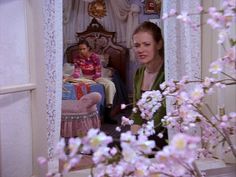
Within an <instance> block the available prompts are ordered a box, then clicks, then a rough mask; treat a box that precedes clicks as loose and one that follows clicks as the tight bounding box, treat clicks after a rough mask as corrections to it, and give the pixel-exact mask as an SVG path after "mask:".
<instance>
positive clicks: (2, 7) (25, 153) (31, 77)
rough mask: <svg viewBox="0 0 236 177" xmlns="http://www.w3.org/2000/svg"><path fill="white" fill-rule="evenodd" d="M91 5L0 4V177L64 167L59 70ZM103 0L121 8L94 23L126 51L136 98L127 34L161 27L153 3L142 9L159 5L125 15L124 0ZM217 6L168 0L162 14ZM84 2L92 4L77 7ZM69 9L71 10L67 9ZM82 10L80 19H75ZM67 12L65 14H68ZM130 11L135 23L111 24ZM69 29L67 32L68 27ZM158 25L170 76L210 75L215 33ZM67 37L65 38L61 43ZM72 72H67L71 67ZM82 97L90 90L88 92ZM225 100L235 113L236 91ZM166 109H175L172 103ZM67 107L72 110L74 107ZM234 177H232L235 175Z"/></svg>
mask: <svg viewBox="0 0 236 177" xmlns="http://www.w3.org/2000/svg"><path fill="white" fill-rule="evenodd" d="M85 1H86V2H85ZM89 1H91V0H50V1H48V0H45V1H38V0H10V1H9V0H2V1H1V2H0V17H1V20H0V21H1V22H2V24H4V25H1V27H0V36H1V37H0V48H1V54H0V61H1V65H0V70H1V73H2V78H1V80H0V110H1V111H0V157H1V158H0V176H3V177H13V176H14V177H23V176H45V175H46V173H47V170H52V171H57V170H58V169H59V166H58V159H57V158H55V157H54V153H55V152H56V148H55V147H56V145H57V143H58V139H59V138H60V135H61V134H60V130H61V120H62V119H61V114H62V109H61V106H62V90H64V91H67V90H66V89H63V88H62V76H63V72H62V70H63V68H62V66H63V62H65V61H66V58H65V55H66V52H65V51H66V49H67V48H68V47H70V46H72V45H73V44H74V43H76V42H77V41H75V40H76V36H75V35H76V33H77V32H78V33H81V32H83V31H86V29H87V27H88V26H89V24H90V22H91V21H92V19H93V18H94V17H91V16H89V15H88V13H87V11H88V9H87V5H88V3H89ZM104 1H105V2H107V1H111V2H112V3H118V5H117V4H115V6H116V8H115V9H114V11H113V12H112V13H110V14H109V16H108V15H107V14H108V11H109V8H111V7H113V6H114V4H111V3H110V2H109V4H107V6H106V12H105V13H104V11H102V13H99V14H101V16H103V15H104V14H106V16H103V17H101V18H97V21H98V22H99V23H100V24H101V25H102V26H103V27H104V28H105V29H106V30H107V31H109V32H116V33H117V36H116V37H117V41H116V42H117V43H118V44H119V45H122V46H124V47H125V48H128V50H129V58H130V59H129V62H128V68H129V69H128V70H127V71H126V72H127V73H126V74H127V77H126V82H127V83H128V93H129V94H131V91H132V88H131V87H132V83H131V82H132V78H131V77H132V72H133V71H134V70H135V68H136V67H138V64H137V63H136V62H135V61H134V60H133V59H132V57H133V56H132V53H130V43H129V42H128V40H126V37H128V38H129V35H130V33H128V31H129V30H128V29H130V27H132V26H135V24H137V23H140V22H142V21H144V20H150V21H153V22H154V23H157V24H158V23H159V22H160V21H159V19H158V18H157V13H156V12H155V10H153V8H152V5H151V4H149V5H150V6H148V5H147V6H145V5H146V4H145V2H150V3H152V2H153V1H154V0H151V1H148V0H126V1H127V2H129V4H128V5H127V4H126V5H125V3H124V4H123V5H125V7H126V10H122V11H120V12H122V13H123V14H119V13H118V12H117V11H116V10H118V9H119V8H118V7H120V6H121V5H122V3H120V2H121V0H118V1H115V0H104ZM219 1H221V0H208V1H204V0H196V1H189V0H181V1H176V0H165V1H163V7H164V8H163V11H164V12H169V11H170V10H171V9H176V11H178V12H181V11H182V10H183V9H185V10H186V11H188V12H194V11H195V10H196V7H198V6H199V4H201V5H202V6H203V7H204V9H205V8H208V7H216V6H217V7H218V5H219ZM222 1H223V0H222ZM230 1H231V2H233V1H232V0H230ZM69 2H71V3H69ZM72 2H73V3H72ZM80 2H83V3H87V5H86V4H84V5H81V6H78V4H79V3H80ZM99 2H102V1H99ZM228 2H229V1H228ZM119 3H120V4H119ZM102 6H103V3H100V4H99V6H98V7H99V8H101V9H103V7H102ZM94 8H95V9H96V7H93V6H91V7H90V9H91V10H92V9H94ZM145 8H147V9H145ZM65 9H73V10H72V11H70V10H69V11H66V10H65ZM77 11H80V12H83V13H82V14H79V15H78V13H77ZM12 12H14V13H12ZM63 12H65V13H64V15H63V14H62V13H63ZM66 12H67V13H66ZM69 12H70V13H69ZM85 12H86V13H85ZM126 12H129V14H128V15H129V17H131V16H132V17H138V18H134V19H133V20H131V18H129V20H128V21H129V23H128V24H125V22H124V21H123V23H121V24H120V23H119V24H117V23H116V22H115V20H114V19H112V18H113V17H117V18H119V19H123V20H124V19H126V17H127V16H128V15H127V14H126ZM153 12H154V13H153ZM76 18H78V19H79V20H76ZM105 19H110V20H105ZM206 19H208V18H206V17H204V16H203V17H201V16H200V17H199V16H194V18H193V22H194V23H197V24H198V23H199V22H201V21H206ZM121 21H122V20H121ZM78 22H79V23H78ZM67 23H68V24H67ZM65 24H67V25H68V27H65ZM69 24H71V25H72V24H73V25H72V26H70V25H69ZM161 25H163V29H164V33H163V36H164V38H165V61H166V66H165V72H166V73H165V74H166V78H167V79H173V78H175V79H179V78H180V77H182V76H183V75H185V74H186V73H188V74H189V76H190V78H191V79H194V78H196V77H197V78H200V77H201V76H205V75H207V73H208V66H209V65H210V63H211V62H212V61H213V60H214V59H216V58H217V57H218V55H219V54H218V50H219V48H218V45H216V40H217V36H218V33H217V32H215V31H212V30H211V29H210V28H209V27H200V28H199V30H197V31H192V30H191V29H190V28H188V27H187V28H184V27H183V26H180V25H179V22H178V20H173V19H170V20H167V21H164V22H163V24H161ZM125 27H127V28H125ZM235 28H236V26H234V31H232V33H231V34H233V36H235V31H236V30H235ZM63 33H64V34H63ZM63 35H64V38H62V36H63ZM190 51H191V52H190ZM106 57H107V56H106ZM107 58H109V57H107ZM9 63H10V65H9ZM6 66H7V67H6ZM68 66H69V67H68V68H69V69H68V70H70V69H71V65H68ZM69 72H70V71H68V73H69ZM70 84H71V83H70ZM86 89H87V88H86ZM88 89H90V88H88ZM82 91H86V92H87V90H82ZM223 95H224V97H223V99H222V100H223V102H224V103H225V107H226V108H227V111H233V112H235V105H236V99H235V98H236V90H235V87H230V88H229V89H224V93H223ZM129 96H130V95H129ZM99 99H103V98H99ZM222 100H220V101H219V98H218V96H216V97H210V98H209V100H207V102H208V103H209V105H210V106H211V105H213V106H215V105H217V104H218V102H222ZM81 101H82V100H81ZM66 104H67V103H66ZM96 106H97V105H96ZM167 106H168V109H169V108H170V109H171V106H170V105H169V104H168V105H167ZM69 108H70V109H73V107H70V106H69ZM76 109H77V108H76ZM86 109H87V108H86ZM91 109H92V111H93V109H94V110H96V109H97V107H95V106H93V107H92V108H91ZM89 111H91V110H89ZM214 111H216V110H214ZM124 114H125V113H124ZM94 115H95V114H94ZM94 115H93V114H91V115H90V116H94ZM99 120H100V119H99ZM106 126H108V127H105V129H109V126H114V125H109V124H106ZM114 127H115V126H114ZM168 132H169V133H170V135H173V134H175V133H176V131H173V132H172V131H171V130H170V131H168ZM109 133H115V132H114V131H113V132H109ZM115 136H117V135H114V137H115ZM234 140H236V138H234ZM217 151H218V153H219V155H220V156H221V157H222V160H223V162H229V161H230V160H231V161H232V159H233V156H232V155H231V156H230V154H229V155H227V156H225V155H224V154H222V153H223V151H222V149H221V148H219V149H217ZM40 156H44V157H48V158H49V159H50V162H49V164H47V165H46V167H45V168H41V167H40V166H39V164H38V162H37V158H38V157H40ZM85 160H88V159H85ZM233 160H235V158H234V159H233ZM87 162H88V163H87V164H86V162H85V163H83V165H84V166H83V165H82V164H81V166H80V169H84V168H87V167H88V164H89V163H90V162H89V161H87ZM202 165H203V167H204V168H209V171H211V174H212V175H210V176H221V175H223V174H226V173H227V171H225V170H227V169H222V168H217V165H219V164H216V163H214V162H209V163H208V162H206V163H203V164H202ZM218 167H219V166H218ZM75 170H76V169H75ZM73 172H75V173H73V174H69V175H68V176H67V175H65V176H66V177H72V176H73V177H75V176H76V177H77V176H81V177H82V176H88V174H89V171H83V170H76V171H73ZM234 172H235V168H234ZM224 176H225V175H224ZM232 176H235V173H234V174H233V175H232Z"/></svg>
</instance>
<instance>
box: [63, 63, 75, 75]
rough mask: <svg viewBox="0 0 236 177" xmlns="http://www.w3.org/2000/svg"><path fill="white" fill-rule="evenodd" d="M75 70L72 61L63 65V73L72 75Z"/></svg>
mask: <svg viewBox="0 0 236 177" xmlns="http://www.w3.org/2000/svg"><path fill="white" fill-rule="evenodd" d="M73 72H74V65H73V64H71V63H64V65H63V75H64V76H70V75H72V74H73Z"/></svg>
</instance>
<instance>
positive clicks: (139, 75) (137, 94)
mask: <svg viewBox="0 0 236 177" xmlns="http://www.w3.org/2000/svg"><path fill="white" fill-rule="evenodd" d="M144 71H145V66H142V67H140V68H138V70H137V71H136V73H135V76H134V97H133V104H134V105H133V106H136V103H137V101H138V100H139V99H141V95H142V90H141V87H142V81H143V77H144ZM164 79H165V75H164V65H163V66H162V68H161V70H160V72H159V73H158V74H157V76H156V79H155V81H154V83H153V85H152V87H151V90H160V84H161V83H162V82H164ZM165 115H166V107H165V103H163V104H162V106H161V107H160V108H159V109H158V111H157V112H156V113H155V114H154V117H153V118H154V125H155V126H157V125H159V124H160V123H161V119H162V118H163V117H164V116H165ZM131 117H132V118H133V120H134V124H138V125H141V124H143V119H142V118H141V116H140V111H138V112H137V113H132V115H131ZM158 129H159V126H158V127H157V128H156V130H157V131H158Z"/></svg>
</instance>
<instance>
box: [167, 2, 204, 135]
mask: <svg viewBox="0 0 236 177" xmlns="http://www.w3.org/2000/svg"><path fill="white" fill-rule="evenodd" d="M200 3H201V1H200V0H194V1H189V0H180V1H176V0H168V1H163V12H169V11H170V10H171V9H176V10H177V11H178V12H181V11H186V12H191V13H194V12H197V9H196V7H198V6H199V5H200ZM191 18H192V20H193V22H194V23H197V24H200V16H199V15H195V16H193V17H191ZM163 26H164V40H165V46H164V47H165V73H166V80H171V79H173V80H179V79H181V78H182V76H184V75H188V76H189V78H190V79H191V80H194V79H196V78H200V77H201V29H200V28H199V29H197V30H195V31H193V29H192V28H190V27H189V26H187V25H185V24H183V23H181V22H179V21H177V20H176V19H175V18H170V19H167V20H165V21H164V24H163ZM171 102H172V100H171V99H167V111H170V110H172V109H173V107H172V106H171V105H172V104H171ZM196 131H198V130H194V133H196ZM168 132H169V136H170V137H172V135H173V134H174V133H175V131H174V130H168ZM198 133H199V132H198Z"/></svg>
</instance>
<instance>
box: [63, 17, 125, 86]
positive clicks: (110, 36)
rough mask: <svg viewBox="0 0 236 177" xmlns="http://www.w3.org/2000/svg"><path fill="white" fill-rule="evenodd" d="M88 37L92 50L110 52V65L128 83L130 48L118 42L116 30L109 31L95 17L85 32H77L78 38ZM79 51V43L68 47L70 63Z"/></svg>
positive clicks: (100, 52) (98, 52) (67, 52)
mask: <svg viewBox="0 0 236 177" xmlns="http://www.w3.org/2000/svg"><path fill="white" fill-rule="evenodd" d="M80 39H86V40H87V41H88V42H89V44H90V46H91V48H92V50H93V51H94V52H96V53H97V54H100V55H101V54H109V56H110V60H109V64H108V66H110V67H113V68H114V69H116V70H117V71H118V72H119V74H120V76H121V79H122V80H123V81H124V83H125V84H126V78H127V75H126V71H127V69H128V61H129V55H128V49H127V48H125V47H123V46H121V45H119V44H117V42H116V32H109V31H106V30H105V29H104V27H103V26H102V25H101V24H100V23H99V22H98V21H97V20H96V19H95V18H93V19H92V21H91V23H90V24H89V26H88V27H87V29H86V30H85V31H84V32H81V33H76V40H77V41H79V40H80ZM77 53H78V45H77V44H74V45H72V46H70V47H68V48H67V50H66V57H67V61H68V62H69V63H73V57H74V56H75V55H77Z"/></svg>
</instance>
